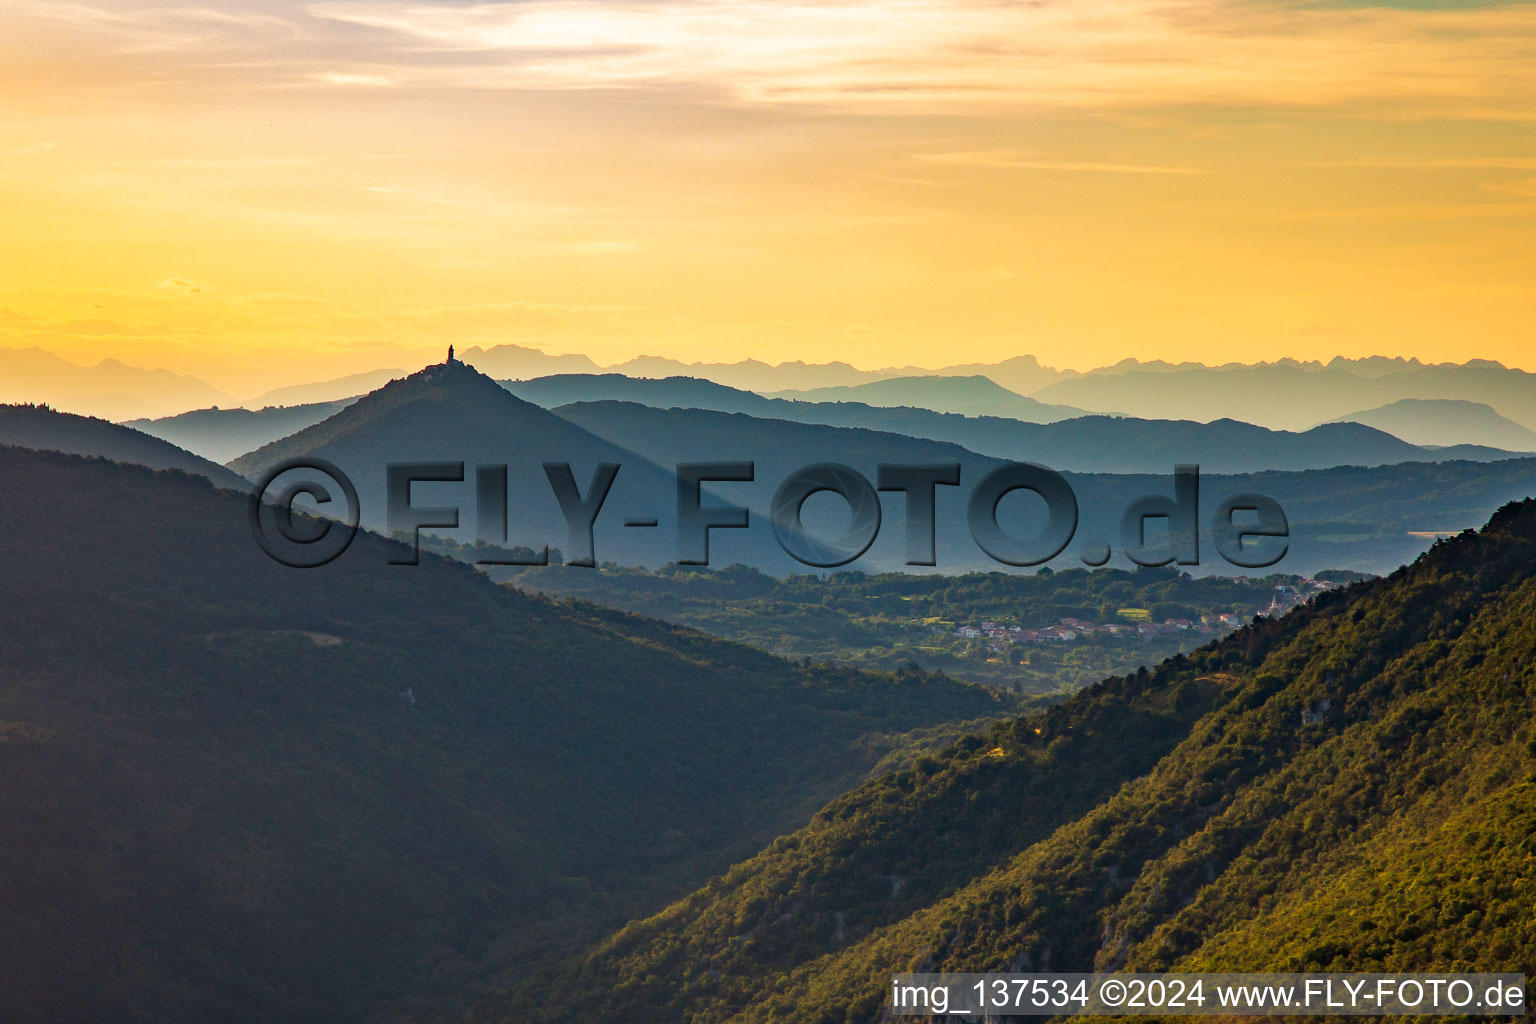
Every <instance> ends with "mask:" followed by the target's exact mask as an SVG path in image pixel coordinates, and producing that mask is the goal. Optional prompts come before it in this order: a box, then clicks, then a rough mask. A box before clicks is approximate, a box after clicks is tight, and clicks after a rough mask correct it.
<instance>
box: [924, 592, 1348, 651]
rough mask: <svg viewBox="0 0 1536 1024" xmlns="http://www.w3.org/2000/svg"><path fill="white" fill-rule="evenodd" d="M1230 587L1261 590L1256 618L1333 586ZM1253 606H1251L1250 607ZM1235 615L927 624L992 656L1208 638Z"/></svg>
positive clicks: (1124, 612)
mask: <svg viewBox="0 0 1536 1024" xmlns="http://www.w3.org/2000/svg"><path fill="white" fill-rule="evenodd" d="M1233 582H1234V583H1236V584H1239V585H1243V586H1249V587H1252V588H1254V589H1258V588H1261V587H1264V588H1267V591H1268V604H1267V605H1265V606H1264V607H1263V608H1259V609H1256V611H1255V614H1256V615H1259V616H1264V617H1268V616H1273V615H1279V614H1282V613H1284V612H1286V611H1288V610H1289V609H1291V608H1293V607H1295V606H1296V605H1298V604H1301V603H1302V602H1304V601H1307V600H1309V599H1311V598H1312V597H1315V596H1317V595H1318V594H1320V593H1322V592H1323V591H1325V590H1329V589H1331V588H1333V587H1335V586H1338V584H1337V583H1335V582H1333V581H1330V580H1323V579H1313V578H1311V577H1303V578H1299V579H1297V580H1295V581H1294V582H1291V583H1275V584H1273V585H1271V584H1270V582H1269V581H1268V580H1263V579H1253V578H1251V577H1247V576H1238V577H1236V578H1234V579H1233ZM1256 603H1257V602H1256ZM1249 618H1250V617H1249V616H1245V615H1243V614H1240V613H1238V612H1236V611H1229V612H1208V613H1206V614H1202V615H1200V616H1199V617H1198V618H1184V617H1171V618H1166V619H1161V620H1155V619H1154V617H1153V615H1152V613H1151V611H1150V610H1149V609H1145V608H1121V609H1118V611H1117V613H1116V618H1115V620H1114V621H1107V622H1099V621H1093V620H1090V619H1083V618H1078V617H1075V616H1063V617H1062V618H1061V619H1060V620H1059V621H1057V622H1055V623H1053V624H1051V625H1047V626H1035V627H1029V626H1024V625H1020V624H1018V623H1010V622H1006V621H1000V620H998V619H982V620H981V621H979V622H976V623H965V624H961V625H958V626H956V625H954V624H952V623H931V624H930V625H929V628H930V630H931V632H932V633H934V634H935V635H948V636H952V637H954V638H956V639H960V640H977V641H984V642H985V644H986V646H987V647H989V648H990V649H991V650H992V651H993V652H994V653H996V654H1003V653H1005V652H1006V651H1007V650H1008V649H1009V648H1010V647H1012V646H1013V645H1015V644H1050V643H1071V642H1073V641H1080V640H1092V639H1101V640H1103V639H1124V640H1138V639H1139V640H1152V639H1157V638H1180V637H1182V638H1186V639H1193V638H1194V637H1214V636H1218V635H1220V634H1222V633H1227V632H1231V631H1232V630H1234V629H1237V628H1238V627H1240V626H1242V625H1244V624H1245V623H1246V622H1248V621H1249Z"/></svg>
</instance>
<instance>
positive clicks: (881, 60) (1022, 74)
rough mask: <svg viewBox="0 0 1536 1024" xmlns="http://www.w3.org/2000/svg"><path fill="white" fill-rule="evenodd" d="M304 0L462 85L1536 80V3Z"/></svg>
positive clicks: (1427, 96) (1207, 86) (1471, 109)
mask: <svg viewBox="0 0 1536 1024" xmlns="http://www.w3.org/2000/svg"><path fill="white" fill-rule="evenodd" d="M308 13H309V14H310V15H311V16H312V17H314V18H317V19H323V20H329V21H334V22H338V23H344V24H347V25H351V26H357V27H362V28H367V29H371V30H374V31H375V32H376V33H377V34H378V35H379V36H381V37H394V39H395V40H396V41H397V42H399V41H404V42H406V43H407V44H408V45H409V47H410V50H409V52H413V53H416V54H418V55H419V54H423V53H435V54H453V55H456V56H457V58H458V60H456V61H427V60H421V61H418V62H416V66H415V67H414V68H413V72H412V73H413V76H414V78H415V80H416V81H419V82H421V83H422V84H436V85H452V86H455V87H471V88H474V87H480V88H513V87H515V88H536V87H537V88H637V87H641V86H644V85H647V84H695V85H705V86H709V87H712V88H714V89H717V90H718V91H719V92H720V93H721V94H723V95H725V96H728V97H729V98H731V99H732V100H734V101H736V102H745V103H759V104H784V103H820V104H834V105H840V106H857V107H861V108H867V107H869V106H872V105H885V106H890V107H897V108H914V107H917V108H923V109H925V110H943V109H945V108H946V107H948V108H949V109H954V110H964V109H973V108H975V107H976V106H977V105H979V104H988V105H995V104H1011V105H1019V106H1026V107H1027V106H1032V105H1061V104H1071V105H1078V106H1089V105H1098V106H1123V105H1136V106H1140V105H1147V104H1157V103H1170V104H1178V103H1222V104H1279V105H1293V106H1307V105H1317V104H1330V103H1341V102H1347V101H1350V100H1356V99H1362V98H1370V99H1372V100H1375V101H1380V102H1389V103H1398V104H1405V105H1410V106H1411V105H1413V104H1415V103H1417V102H1422V101H1426V100H1431V101H1433V102H1434V103H1436V104H1437V105H1438V106H1437V109H1439V110H1441V112H1444V111H1445V109H1446V105H1447V104H1454V105H1455V106H1456V107H1457V108H1458V109H1460V110H1462V111H1464V112H1466V113H1480V114H1492V113H1499V112H1502V113H1505V114H1508V113H1512V112H1514V111H1516V110H1518V112H1519V113H1521V114H1524V115H1530V114H1532V113H1533V109H1532V107H1533V103H1532V96H1533V95H1536V90H1532V89H1531V88H1530V86H1531V84H1532V81H1533V78H1536V72H1533V70H1532V69H1533V64H1536V7H1533V6H1532V5H1528V4H1521V5H1509V6H1493V7H1487V8H1472V9H1467V8H1462V9H1456V10H1441V11H1425V10H1405V9H1400V8H1399V9H1393V8H1387V7H1329V6H1324V5H1317V4H1299V3H1266V4H1255V3H1250V2H1246V0H1037V2H1034V3H1000V2H992V0H988V2H978V0H971V2H965V3H953V2H940V0H901V2H897V3H889V2H884V0H880V2H876V0H845V2H841V3H830V4H809V3H779V2H767V0H690V2H682V0H661V2H655V3H645V4H636V3H596V2H592V0H521V2H515V3H478V4H454V5H445V4H425V3H419V2H409V0H407V2H399V0H393V2H392V0H383V2H369V3H366V4H365V3H360V2H355V0H332V2H325V3H319V4H315V5H313V6H311V7H309V8H308ZM1518 83H1524V84H1525V86H1526V88H1525V89H1524V90H1522V89H1520V88H1517V87H1516V86H1517V84H1518ZM1522 93H1523V94H1522Z"/></svg>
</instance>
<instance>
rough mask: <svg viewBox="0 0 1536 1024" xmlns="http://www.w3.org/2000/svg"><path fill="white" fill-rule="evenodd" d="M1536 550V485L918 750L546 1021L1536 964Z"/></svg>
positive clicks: (585, 979) (589, 961)
mask: <svg viewBox="0 0 1536 1024" xmlns="http://www.w3.org/2000/svg"><path fill="white" fill-rule="evenodd" d="M1533 570H1536V501H1525V502H1522V503H1518V504H1513V505H1510V506H1507V507H1505V508H1504V509H1502V510H1500V511H1499V512H1498V513H1497V514H1496V515H1495V516H1494V517H1493V519H1492V520H1491V521H1490V522H1489V524H1488V525H1487V527H1486V529H1484V530H1483V531H1482V532H1481V533H1480V534H1473V533H1471V532H1468V533H1465V534H1462V535H1460V536H1458V537H1456V538H1454V539H1450V540H1446V541H1443V542H1441V543H1438V544H1436V545H1435V547H1434V548H1433V549H1432V550H1431V551H1430V552H1428V553H1427V554H1426V555H1425V556H1423V557H1422V558H1421V559H1419V560H1418V561H1417V562H1416V563H1415V564H1413V565H1411V566H1409V567H1406V568H1404V569H1403V570H1401V571H1399V572H1397V573H1395V574H1394V575H1392V576H1391V577H1389V578H1387V579H1383V580H1377V581H1371V582H1364V583H1359V584H1356V585H1354V586H1352V587H1350V588H1349V589H1347V590H1345V591H1341V592H1336V593H1332V594H1328V595H1324V596H1322V597H1320V598H1318V599H1317V600H1315V601H1313V602H1311V603H1310V604H1308V605H1306V606H1303V607H1301V608H1299V609H1297V610H1295V611H1293V612H1291V613H1290V614H1288V615H1286V616H1285V617H1284V618H1282V619H1278V620H1266V621H1264V622H1262V623H1258V624H1254V625H1252V626H1249V627H1248V628H1245V629H1243V630H1241V631H1239V632H1238V633H1235V634H1233V635H1232V636H1230V637H1228V638H1226V639H1224V640H1221V641H1218V642H1216V643H1214V644H1212V645H1210V646H1208V647H1206V648H1203V649H1201V650H1199V651H1197V652H1195V653H1193V654H1191V655H1189V656H1181V657H1178V658H1175V659H1173V660H1171V661H1169V662H1167V663H1165V664H1164V665H1162V666H1161V667H1159V668H1158V669H1157V670H1156V671H1154V672H1151V673H1148V674H1138V675H1137V676H1133V677H1130V678H1114V679H1109V680H1106V681H1105V682H1103V683H1102V684H1100V685H1098V686H1095V687H1092V688H1091V689H1089V690H1087V691H1085V692H1084V693H1082V694H1080V695H1079V696H1078V697H1076V698H1074V699H1072V700H1070V701H1068V702H1066V703H1065V704H1063V705H1061V706H1058V707H1056V708H1053V709H1051V710H1050V711H1048V712H1046V713H1045V715H1044V717H1043V718H1025V719H1019V720H1016V721H1013V722H1009V723H1006V724H1001V725H998V726H996V727H995V728H993V729H991V730H990V731H986V732H983V733H980V734H977V735H974V736H971V737H968V738H966V739H964V740H962V741H961V742H959V743H957V744H955V745H954V746H952V747H950V748H948V749H946V750H945V751H943V752H942V753H940V754H938V755H936V756H931V757H924V758H921V759H919V760H918V761H917V762H915V763H914V764H912V765H911V766H910V767H907V768H904V769H902V770H899V771H896V772H893V773H891V774H889V775H886V776H884V777H881V778H878V779H875V780H873V781H871V782H869V783H867V784H866V785H865V786H864V787H862V788H861V789H860V790H858V791H856V792H855V793H853V794H850V795H848V796H846V797H843V798H840V799H839V800H837V801H835V802H834V803H832V804H831V805H830V806H828V807H827V808H826V809H824V810H823V811H822V812H821V813H820V814H819V815H818V816H817V817H816V818H815V819H814V820H813V821H812V822H811V823H810V824H809V825H808V826H807V827H805V828H804V829H801V830H800V831H798V832H796V833H794V834H792V835H790V836H787V837H785V838H782V839H780V840H778V841H776V842H775V843H773V844H772V845H770V846H769V847H768V848H767V849H765V850H764V851H763V852H762V853H760V854H759V855H758V856H757V857H756V858H754V859H752V860H750V861H747V862H745V863H743V864H741V865H738V866H737V867H735V868H733V869H732V870H731V871H730V872H728V873H727V874H725V875H723V876H721V877H720V878H717V879H716V880H715V881H712V882H711V883H710V884H709V885H708V886H706V887H705V888H703V889H702V890H700V891H698V892H697V893H695V894H694V895H692V896H690V897H689V898H687V899H686V900H683V901H681V902H679V903H677V904H675V905H674V906H672V907H671V908H669V909H668V910H666V911H665V912H663V913H662V914H659V915H657V916H655V917H653V918H649V919H646V920H642V921H637V922H635V923H632V924H631V925H629V926H628V927H626V928H625V929H623V930H622V931H619V932H617V933H616V934H614V935H613V936H612V937H611V938H610V939H609V940H607V941H606V942H605V943H603V944H601V945H600V946H598V947H596V948H594V949H593V950H592V951H591V952H590V953H589V954H588V955H587V956H586V957H584V958H582V959H581V960H580V961H578V962H575V963H573V964H572V965H571V966H570V968H569V971H570V973H569V975H567V976H564V977H560V978H558V979H557V980H558V982H559V983H560V989H559V990H560V991H561V992H562V993H564V994H565V995H566V996H567V997H569V996H570V995H571V994H573V993H575V994H579V995H580V997H581V1002H580V1004H579V1005H577V1006H569V1005H565V1006H560V1007H554V1006H552V1005H549V1004H546V1013H545V1015H544V1018H543V1019H549V1020H620V1019H622V1020H625V1021H628V1022H632V1024H644V1022H651V1021H654V1022H658V1024H659V1022H663V1021H665V1022H705V1021H711V1022H713V1021H732V1022H748V1021H754V1022H755V1021H850V1022H855V1021H875V1020H877V1019H879V1018H880V1014H881V1006H882V1001H883V999H884V996H885V991H886V988H887V986H888V984H889V979H890V975H891V973H892V972H897V971H908V970H922V971H984V970H1009V969H1012V970H1055V971H1088V970H1095V969H1102V970H1108V969H1121V968H1130V969H1133V968H1141V969H1162V968H1170V967H1181V968H1197V969H1221V970H1262V969H1272V970H1302V969H1313V970H1337V971H1344V970H1348V971H1369V970H1480V971H1500V970H1504V971H1517V972H1525V973H1536V959H1533V957H1536V886H1533V885H1532V884H1531V882H1530V873H1531V870H1532V866H1533V858H1536V769H1533V765H1536V732H1533V714H1532V712H1533V709H1536V625H1533V623H1536V576H1533ZM546 991H547V990H536V991H535V995H534V998H538V997H541V996H543V995H545V994H546ZM482 1016H483V1017H484V1018H485V1019H509V1018H506V1017H505V1016H502V1015H500V1011H499V1010H498V1009H497V1008H496V1007H495V1006H493V1005H487V1006H486V1007H485V1008H484V1012H483V1014H482Z"/></svg>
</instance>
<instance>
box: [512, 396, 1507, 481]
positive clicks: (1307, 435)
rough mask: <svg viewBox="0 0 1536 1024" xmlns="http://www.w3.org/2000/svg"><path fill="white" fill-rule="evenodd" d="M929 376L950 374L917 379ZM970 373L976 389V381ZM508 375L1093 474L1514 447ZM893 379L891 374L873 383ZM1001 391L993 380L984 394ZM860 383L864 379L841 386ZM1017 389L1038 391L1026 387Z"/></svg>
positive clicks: (1358, 461) (1391, 458) (581, 399)
mask: <svg viewBox="0 0 1536 1024" xmlns="http://www.w3.org/2000/svg"><path fill="white" fill-rule="evenodd" d="M929 379H932V380H939V381H942V380H945V378H918V380H929ZM950 379H953V378H950ZM895 383H899V384H902V388H901V389H898V392H897V394H904V393H905V387H906V385H905V383H904V382H895ZM964 383H965V386H966V387H967V388H969V387H970V386H971V385H972V383H973V382H972V381H969V380H967V381H965V382H964ZM503 384H504V386H506V387H507V388H508V389H509V390H511V391H512V392H513V393H514V394H517V395H520V396H521V397H523V398H526V399H528V400H529V401H531V402H535V403H537V404H539V405H542V406H545V407H546V408H556V407H559V406H561V405H564V404H567V403H569V404H580V403H590V402H600V401H620V402H633V403H639V404H641V405H648V406H653V407H656V408H662V409H705V410H712V411H717V412H731V413H745V414H747V415H749V416H756V417H761V418H769V419H778V420H788V421H792V422H796V423H818V424H823V425H826V426H836V427H853V428H861V429H868V430H879V431H885V432H888V433H896V434H905V435H907V436H908V437H915V438H925V439H927V440H931V441H946V442H950V443H953V444H958V445H961V446H963V447H965V448H968V449H970V450H971V451H973V452H976V453H978V454H981V455H986V456H990V457H992V458H997V459H1006V460H1010V461H1022V462H1039V463H1043V464H1045V465H1048V466H1051V467H1052V468H1055V469H1062V470H1075V471H1077V472H1084V473H1155V472H1166V471H1168V470H1169V468H1170V467H1172V466H1173V465H1174V464H1176V463H1179V462H1189V463H1196V464H1199V465H1200V466H1201V467H1202V468H1204V469H1207V470H1210V471H1211V472H1217V473H1241V472H1254V471H1260V470H1294V469H1324V468H1328V467H1332V466H1380V465H1389V464H1392V463H1397V462H1413V461H1429V462H1441V461H1449V460H1452V459H1469V460H1477V461H1493V460H1498V459H1505V458H1510V457H1512V455H1514V454H1516V453H1515V452H1507V451H1502V450H1499V449H1493V448H1485V447H1480V446H1475V445H1452V446H1445V447H1435V448H1427V447H1423V446H1420V445H1414V444H1409V443H1407V442H1405V441H1403V440H1402V439H1401V438H1398V437H1394V436H1392V435H1391V434H1390V433H1388V432H1386V431H1383V430H1379V429H1376V428H1372V427H1366V426H1362V425H1359V424H1353V423H1350V424H1341V425H1333V424H1325V425H1322V426H1318V427H1313V428H1312V429H1310V430H1306V431H1300V432H1291V431H1277V430H1269V429H1267V428H1265V427H1257V426H1254V425H1253V424H1251V423H1244V422H1240V421H1238V420H1218V421H1215V422H1211V423H1204V422H1199V421H1196V420H1142V419H1135V418H1131V417H1120V416H1097V415H1095V416H1083V415H1079V416H1076V417H1075V418H1070V419H1060V420H1056V421H1053V422H1048V423H1046V422H1039V423H1036V422H1024V421H1023V420H1021V419H1019V418H1015V417H1002V416H965V415H961V414H959V413H943V412H935V411H934V410H932V409H924V408H915V407H911V406H897V407H892V408H885V407H880V406H877V405H871V404H868V403H864V402H844V401H802V400H790V399H787V398H768V397H764V396H761V395H757V394H754V393H752V392H748V391H741V390H738V389H734V388H728V387H725V386H724V385H721V384H716V383H714V382H712V381H707V380H700V379H698V378H692V377H667V378H663V379H645V378H632V377H625V376H622V375H620V374H598V375H590V376H588V375H580V374H565V375H559V376H553V377H543V378H537V379H534V380H530V381H504V382H503ZM883 386H884V383H883V382H882V383H880V384H871V385H866V386H865V387H867V388H871V389H875V388H880V387H883ZM834 390H835V389H834ZM1001 390H1002V389H1000V388H995V387H992V386H990V382H986V383H985V384H984V385H983V386H982V392H981V393H991V392H996V391H1001ZM862 391H863V389H862V388H855V389H846V390H841V391H836V393H838V394H854V393H861V392H862ZM1004 393H1005V394H1006V393H1007V392H1004ZM1014 398H1015V399H1018V400H1019V401H1022V402H1026V403H1028V402H1030V400H1029V399H1024V398H1020V397H1019V396H1017V395H1015V396H1014ZM1031 404H1033V403H1031ZM1021 411H1022V410H1021ZM1039 415H1045V414H1044V413H1039ZM614 429H621V428H619V427H617V426H615V427H614Z"/></svg>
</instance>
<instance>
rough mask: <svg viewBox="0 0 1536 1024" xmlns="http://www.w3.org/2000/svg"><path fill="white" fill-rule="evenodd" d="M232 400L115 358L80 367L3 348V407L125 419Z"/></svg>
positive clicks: (33, 351) (198, 383) (193, 381)
mask: <svg viewBox="0 0 1536 1024" xmlns="http://www.w3.org/2000/svg"><path fill="white" fill-rule="evenodd" d="M234 401H235V400H234V399H233V398H231V397H230V396H229V395H227V394H225V393H224V392H222V391H220V390H219V389H218V388H216V387H214V386H213V385H211V384H209V383H207V382H206V381H203V380H199V379H198V378H196V377H189V376H186V375H184V374H178V373H172V372H170V371H169V370H143V369H139V368H138V367H135V366H128V365H126V364H124V363H121V362H119V361H118V360H116V359H103V360H102V361H101V362H99V363H96V364H95V365H94V366H81V365H79V364H77V363H73V362H71V361H69V360H67V359H63V358H61V357H59V356H56V355H54V354H53V353H51V352H46V351H44V350H43V349H40V348H0V402H5V403H18V402H28V403H39V402H41V403H47V404H48V405H51V406H53V407H54V408H56V409H61V410H63V411H65V412H74V413H80V414H82V415H91V416H100V417H103V418H106V419H113V420H121V419H128V418H130V417H135V416H163V415H166V414H168V413H176V412H181V411H182V410H184V409H195V408H199V407H206V406H209V405H231V404H234Z"/></svg>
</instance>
